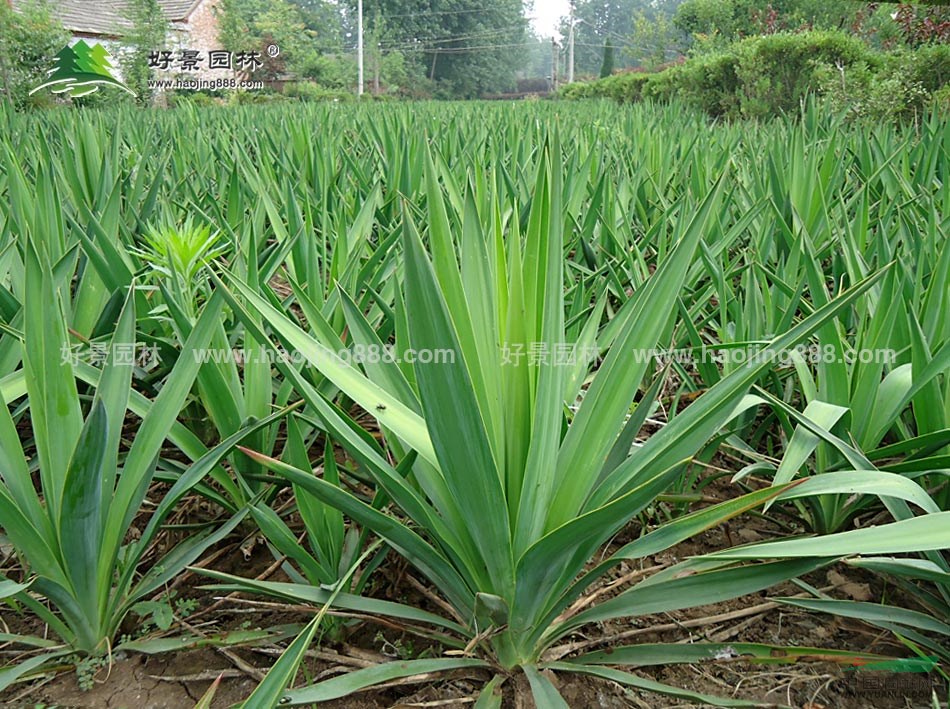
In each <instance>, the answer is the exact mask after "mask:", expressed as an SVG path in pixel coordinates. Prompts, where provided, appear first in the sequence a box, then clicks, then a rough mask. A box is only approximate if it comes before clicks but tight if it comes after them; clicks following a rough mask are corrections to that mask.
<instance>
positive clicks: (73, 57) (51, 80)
mask: <svg viewBox="0 0 950 709" xmlns="http://www.w3.org/2000/svg"><path fill="white" fill-rule="evenodd" d="M111 59H112V57H111V56H109V52H107V51H106V50H105V49H104V48H103V47H102V45H101V44H94V45H92V46H91V47H90V46H89V45H88V44H86V43H85V42H84V41H83V40H79V41H78V42H76V44H74V45H73V46H72V47H70V46H69V45H67V46H65V47H63V48H62V49H61V50H60V51H59V53H58V54H57V55H56V63H55V66H53V68H52V69H50V70H49V71H48V72H46V73H47V78H46V81H44V82H43V83H42V84H40V85H39V86H37V87H36V88H35V89H33V90H32V91H30V95H33V94H35V93H36V92H37V91H39V90H41V89H46V88H50V87H52V89H51V90H52V92H53V93H54V94H63V93H67V94H69V95H70V96H71V97H73V98H77V97H79V96H86V95H87V94H91V93H93V92H95V91H98V90H99V87H100V86H102V85H106V86H115V87H116V88H119V89H122V90H123V91H128V92H129V93H130V94H132V95H133V96H135V93H134V92H133V91H132V90H131V89H129V87H128V86H126V85H125V84H123V83H122V82H121V81H119V80H118V79H117V78H115V75H114V74H113V73H112V72H113V66H112V63H111Z"/></svg>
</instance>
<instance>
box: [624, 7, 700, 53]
mask: <svg viewBox="0 0 950 709" xmlns="http://www.w3.org/2000/svg"><path fill="white" fill-rule="evenodd" d="M674 11H675V3H670V2H667V3H665V4H662V5H661V4H660V3H653V4H651V5H650V6H648V7H645V8H640V9H639V10H637V11H636V12H635V13H634V16H633V32H632V33H631V35H630V48H629V49H628V50H627V54H628V56H629V57H630V58H631V59H633V60H634V61H635V62H636V64H637V66H639V67H642V68H644V69H655V68H657V67H658V66H660V65H662V64H666V63H668V62H670V61H671V60H673V59H674V58H676V57H677V56H679V55H681V54H682V53H683V52H684V51H685V49H686V44H687V40H688V39H689V38H688V36H687V35H686V33H685V32H683V31H682V30H680V29H679V28H678V27H676V25H674V24H673V12H674Z"/></svg>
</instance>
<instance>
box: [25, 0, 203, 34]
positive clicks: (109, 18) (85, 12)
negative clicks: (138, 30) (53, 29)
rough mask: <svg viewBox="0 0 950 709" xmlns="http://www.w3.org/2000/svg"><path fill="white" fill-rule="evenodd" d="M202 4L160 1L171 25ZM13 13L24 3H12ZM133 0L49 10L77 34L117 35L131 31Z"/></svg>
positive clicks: (83, 1)
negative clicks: (131, 0)
mask: <svg viewBox="0 0 950 709" xmlns="http://www.w3.org/2000/svg"><path fill="white" fill-rule="evenodd" d="M198 2H200V0H158V4H159V6H160V7H161V8H162V11H163V12H164V13H165V17H166V19H168V21H169V22H177V21H182V20H186V19H187V18H188V16H189V15H190V14H191V11H192V10H193V9H194V8H195V6H196V5H197V4H198ZM11 4H12V6H13V8H14V9H16V8H17V7H19V6H22V5H25V4H26V2H25V1H24V0H12V2H11ZM131 7H132V3H131V2H130V0H57V2H55V3H51V5H50V9H51V10H52V12H53V14H54V15H56V16H57V17H58V18H59V20H60V21H61V22H62V23H63V26H64V27H65V28H66V29H67V30H69V31H70V32H72V33H74V34H92V35H117V34H122V33H123V32H125V31H127V30H129V29H131V28H132V20H131V17H132V10H131Z"/></svg>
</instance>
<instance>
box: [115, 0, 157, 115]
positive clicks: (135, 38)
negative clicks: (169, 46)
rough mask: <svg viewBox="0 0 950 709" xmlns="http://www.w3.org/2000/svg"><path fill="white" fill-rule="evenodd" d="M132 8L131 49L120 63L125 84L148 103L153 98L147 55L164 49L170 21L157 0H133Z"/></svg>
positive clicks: (127, 37)
mask: <svg viewBox="0 0 950 709" xmlns="http://www.w3.org/2000/svg"><path fill="white" fill-rule="evenodd" d="M130 9H131V19H132V29H131V30H130V31H129V33H128V34H127V35H126V38H125V41H126V44H127V45H128V47H129V50H128V51H126V52H125V53H124V54H123V55H122V56H120V58H119V66H120V67H121V68H122V78H123V79H124V80H125V85H126V86H128V87H129V88H130V89H131V90H132V91H134V92H135V95H136V97H137V99H138V101H139V102H141V103H143V104H147V103H149V101H150V100H151V92H150V91H149V88H148V80H149V78H150V77H151V69H150V68H149V65H148V55H149V53H150V52H155V51H161V50H162V49H164V48H165V42H166V37H167V36H168V20H167V19H166V18H165V13H164V12H162V8H161V6H160V5H159V4H158V0H132V3H131V6H130Z"/></svg>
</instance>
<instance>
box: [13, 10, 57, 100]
mask: <svg viewBox="0 0 950 709" xmlns="http://www.w3.org/2000/svg"><path fill="white" fill-rule="evenodd" d="M18 8H19V9H18V10H17V12H14V11H13V10H12V9H11V8H10V7H9V5H8V4H7V3H6V2H5V1H4V0H0V83H2V84H3V88H2V93H0V101H5V102H8V103H12V104H13V105H14V106H16V107H18V108H22V107H23V106H25V105H27V104H28V103H29V102H30V100H31V99H30V97H29V93H30V90H31V89H33V88H34V87H35V86H38V85H39V84H40V83H42V81H43V79H44V77H45V76H46V73H47V71H48V70H49V69H50V68H51V67H52V66H53V64H54V62H55V61H56V53H57V52H58V51H59V50H61V49H62V48H63V46H64V45H65V44H66V42H67V41H68V39H69V35H68V34H67V33H66V30H65V29H64V28H63V25H62V24H61V23H60V22H58V21H57V20H56V19H55V18H54V17H53V14H52V13H51V12H50V9H49V6H48V5H46V3H44V2H40V1H39V0H36V1H34V2H27V3H25V4H23V5H18Z"/></svg>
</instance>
